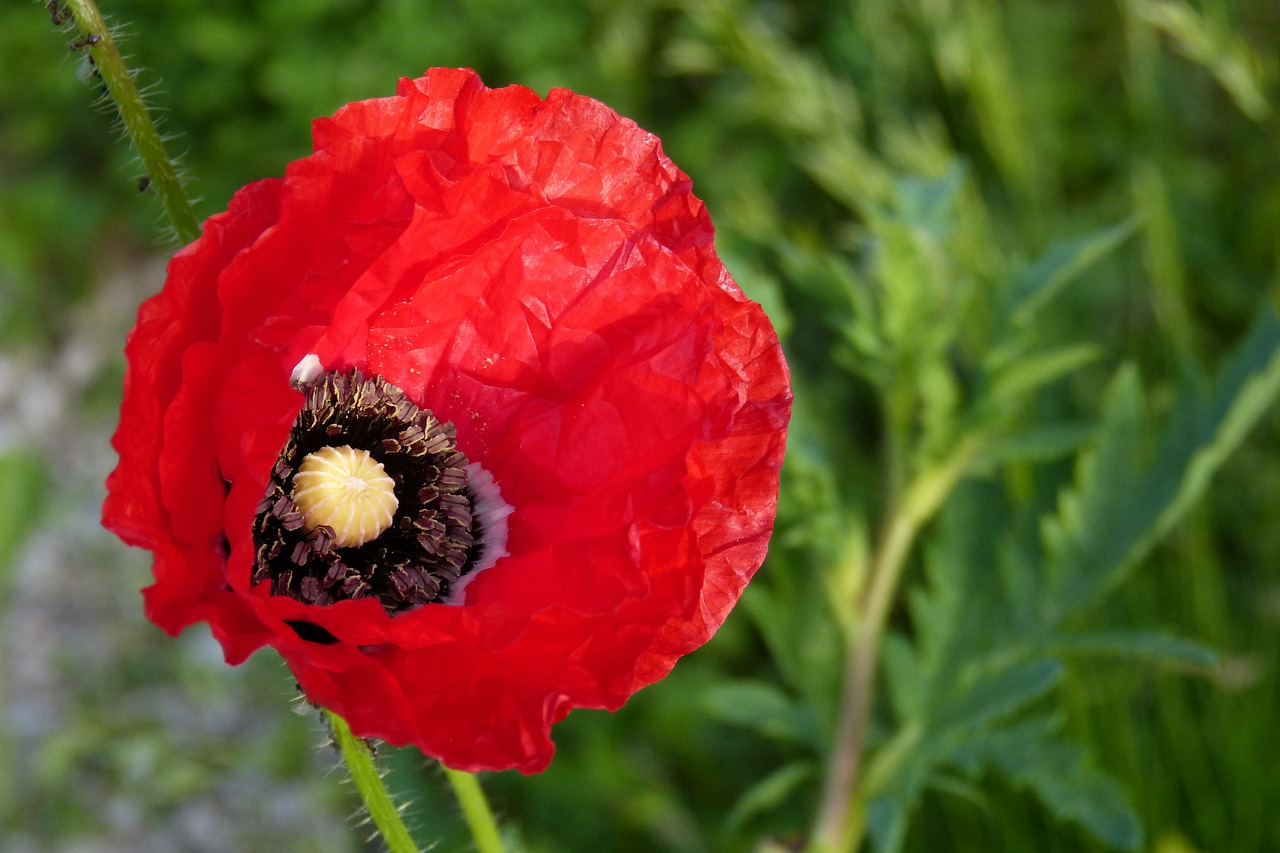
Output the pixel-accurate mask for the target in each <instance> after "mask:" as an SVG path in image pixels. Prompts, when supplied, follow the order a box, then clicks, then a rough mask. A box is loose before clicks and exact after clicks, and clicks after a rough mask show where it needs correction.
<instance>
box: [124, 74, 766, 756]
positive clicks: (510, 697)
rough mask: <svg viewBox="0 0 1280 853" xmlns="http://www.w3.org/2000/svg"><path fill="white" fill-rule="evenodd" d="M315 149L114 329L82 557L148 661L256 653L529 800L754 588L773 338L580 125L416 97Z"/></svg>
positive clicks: (449, 79) (632, 165) (627, 151)
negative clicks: (115, 590)
mask: <svg viewBox="0 0 1280 853" xmlns="http://www.w3.org/2000/svg"><path fill="white" fill-rule="evenodd" d="M314 137H315V153H314V154H312V155H311V156H309V157H307V158H305V159H302V160H299V161H297V162H295V163H292V164H291V165H290V166H289V167H288V169H287V170H286V173H285V177H284V178H283V179H282V180H263V181H259V182H256V183H254V184H251V185H249V186H247V187H245V188H244V189H243V190H241V191H240V192H239V193H237V194H236V196H235V197H234V198H233V199H232V201H231V204H230V207H229V209H228V210H227V212H225V213H222V214H219V215H217V216H214V217H212V218H210V219H209V220H208V222H206V223H205V226H204V232H203V236H201V237H200V239H198V240H196V241H195V242H194V243H193V244H191V245H190V246H188V247H186V248H185V249H183V250H182V251H181V252H179V253H178V254H177V255H176V256H175V257H174V259H173V261H172V263H171V264H170V266H169V274H168V280H167V281H166V283H165V286H164V289H163V290H162V291H161V292H160V293H159V294H158V295H157V296H155V297H153V298H152V299H150V300H148V301H147V302H146V303H145V304H144V305H143V306H142V309H141V311H140V312H139V317H138V325H137V327H136V328H135V329H134V331H133V333H132V335H131V336H130V339H129V343H128V346H127V347H126V356H127V360H128V372H127V374H126V377H125V390H124V404H123V409H122V413H121V419H120V427H119V430H118V432H117V433H116V436H115V439H114V445H115V447H116V449H117V450H118V451H119V454H120V463H119V466H118V467H117V468H116V470H115V472H114V473H113V474H112V475H111V478H110V480H109V481H108V491H109V496H108V498H107V501H106V504H105V506H104V510H103V518H104V523H105V524H106V525H107V526H108V527H109V528H110V529H111V530H113V531H115V532H116V533H117V534H119V535H120V536H121V538H123V539H124V540H125V541H126V542H128V543H130V544H133V545H138V546H142V547H144V548H148V549H150V550H152V551H153V552H154V553H155V564H154V575H155V583H154V585H152V586H150V587H148V588H147V589H146V590H145V591H144V596H145V600H146V609H147V615H148V617H149V618H150V619H151V620H152V621H154V622H155V623H156V624H157V625H159V626H160V627H161V628H163V629H164V630H165V631H167V632H169V633H171V634H176V633H177V632H179V631H180V630H182V629H183V628H184V627H186V626H187V625H190V624H192V623H194V622H200V621H206V622H208V623H209V625H210V626H211V627H212V630H213V633H214V636H215V637H216V638H217V639H218V641H219V642H220V643H221V644H222V647H223V649H224V650H225V654H226V657H227V660H228V661H229V662H230V663H238V662H240V661H241V660H243V659H244V658H245V657H247V656H248V655H249V654H250V653H251V652H253V651H254V650H255V649H257V648H259V647H261V646H263V645H270V646H273V647H274V648H276V649H278V650H279V652H280V653H281V654H282V655H283V656H284V658H285V660H286V661H287V662H288V664H289V666H290V668H291V669H292V670H293V672H294V674H295V675H296V677H297V680H298V683H299V684H300V685H301V687H302V689H303V691H305V693H306V695H307V697H308V698H309V699H311V700H312V701H314V702H316V703H319V704H321V705H324V706H325V707H328V708H330V709H332V710H334V711H336V712H337V713H339V714H341V715H342V716H343V717H345V718H346V719H347V720H348V721H349V723H350V725H351V728H352V729H353V730H354V731H355V732H356V733H357V734H360V735H364V736H369V737H378V738H383V739H385V740H387V741H390V742H391V743H395V744H414V745H416V746H418V747H419V748H421V749H422V750H423V751H424V752H425V753H427V754H430V755H433V756H436V757H438V758H440V759H442V760H443V761H444V762H446V763H447V764H449V765H451V766H453V767H457V768H460V769H467V770H478V769H503V768H509V767H516V768H519V769H520V770H522V771H523V772H526V773H528V772H534V771H538V770H541V769H543V768H544V767H545V766H546V765H547V763H548V762H549V761H550V760H551V755H552V751H553V746H552V743H551V740H550V736H549V735H550V727H551V725H552V724H553V723H555V722H557V721H558V720H560V719H562V718H563V717H564V716H565V714H567V713H568V711H569V709H570V708H572V707H579V706H584V707H603V708H609V709H616V708H618V707H619V706H621V705H622V703H623V702H624V701H626V699H627V697H628V696H630V695H631V694H632V693H633V692H635V691H636V690H637V689H639V688H640V687H642V686H644V685H646V684H649V683H651V682H653V681H656V680H657V679H659V678H661V677H663V676H664V675H665V674H666V673H667V672H668V671H669V670H670V669H671V667H672V666H673V664H674V663H675V661H676V659H677V658H678V657H680V656H681V655H683V654H685V653H687V652H689V651H691V650H693V649H694V648H696V647H697V646H699V645H701V644H702V643H704V642H705V641H706V640H707V639H708V638H709V637H710V636H711V634H712V633H713V632H714V631H715V630H716V628H717V627H719V625H720V624H721V623H722V622H723V620H724V618H725V616H726V615H727V613H728V611H729V609H730V608H731V607H732V606H733V604H734V603H735V601H736V600H737V598H738V596H739V594H740V593H741V591H742V588H743V586H744V585H745V584H746V583H747V581H748V579H749V578H750V577H751V575H752V573H753V572H754V571H755V570H756V569H757V567H758V566H759V565H760V562H761V561H762V560H763V558H764V553H765V548H766V545H767V541H768V537H769V533H770V531H771V528H772V525H773V518H774V510H775V506H776V500H777V485H778V469H779V465H780V463H781V460H782V454H783V446H784V442H785V434H786V425H787V419H788V416H789V412H790V401H791V393H790V388H789V384H788V377H787V370H786V365H785V363H784V362H783V358H782V353H781V350H780V348H779V345H778V340H777V337H776V335H775V334H774V331H773V329H772V327H771V326H770V324H769V322H768V320H767V319H766V318H765V316H764V314H763V312H762V311H761V309H760V307H759V306H758V305H755V304H754V303H752V302H750V301H748V300H747V299H746V298H745V297H744V296H743V294H742V292H741V291H740V290H739V288H738V287H737V286H736V285H735V284H734V283H733V281H732V280H731V279H730V278H729V276H728V274H727V273H726V271H725V269H724V267H723V265H722V264H721V263H720V261H719V259H718V258H717V257H716V255H715V252H714V249H713V247H712V228H711V223H710V221H709V219H708V218H707V215H706V212H705V210H704V208H703V206H702V204H701V202H699V201H698V200H697V199H696V198H695V197H694V196H693V194H692V192H691V189H690V183H689V179H688V178H687V177H686V176H685V175H684V174H683V173H681V172H680V171H679V170H678V169H677V168H676V167H675V166H674V165H673V164H672V163H671V162H670V161H669V160H668V159H667V158H666V157H665V156H664V155H663V153H662V150H661V147H660V145H659V143H658V140H657V139H656V138H655V137H653V136H652V135H650V134H648V133H645V132H644V131H642V130H640V129H639V128H638V127H636V125H635V124H633V123H632V122H630V121H628V120H626V119H623V118H621V117H619V116H618V115H617V114H616V113H614V112H612V111H610V110H609V109H607V108H606V107H604V106H603V105H601V104H599V103H597V102H595V101H593V100H590V99H588V98H584V97H580V96H577V95H574V94H573V93H571V92H568V91H564V90H555V91H553V92H551V94H550V95H549V96H548V97H547V98H546V100H542V99H540V98H538V97H537V96H536V95H535V94H534V93H533V92H531V91H529V90H527V89H523V88H519V87H511V88H506V89H497V90H490V89H487V88H485V87H484V85H483V84H482V83H481V82H480V80H479V79H478V77H477V76H476V75H475V74H474V73H473V72H470V71H465V70H450V69H434V70H432V71H430V72H428V73H427V74H426V76H424V77H423V78H421V79H418V80H403V81H401V84H400V86H399V91H398V93H397V94H396V96H395V97H392V98H384V99H379V100H372V101H362V102H359V103H353V104H349V105H348V106H346V107H344V108H343V109H341V110H340V111H339V112H338V113H337V114H336V115H335V116H333V117H332V118H329V119H321V120H319V121H317V122H315V125H314ZM449 424H452V425H453V426H452V427H451V426H450V425H449Z"/></svg>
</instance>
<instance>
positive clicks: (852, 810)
mask: <svg viewBox="0 0 1280 853" xmlns="http://www.w3.org/2000/svg"><path fill="white" fill-rule="evenodd" d="M977 451H978V442H977V440H972V441H969V442H966V443H964V444H962V445H961V446H960V447H959V448H958V449H957V451H956V452H955V454H954V455H953V456H952V457H951V459H950V460H949V461H948V462H947V463H945V464H943V465H940V466H938V467H936V468H932V469H930V470H928V471H925V472H924V473H922V474H920V475H919V476H917V477H916V479H915V480H914V481H912V483H911V484H910V485H909V486H908V487H907V489H906V490H905V491H904V493H903V497H902V502H901V503H900V504H899V505H898V506H897V507H896V508H895V510H894V512H893V513H892V515H890V517H889V519H888V522H887V524H886V526H885V529H884V534H883V536H882V537H881V541H880V544H879V547H878V548H877V549H876V553H875V554H874V556H873V557H872V561H871V571H870V578H869V581H868V586H867V588H866V591H865V594H864V596H863V598H862V600H860V601H859V602H858V607H857V612H858V626H857V628H856V629H855V630H854V631H853V633H852V635H851V637H850V641H849V647H848V650H847V652H846V655H845V661H846V666H845V675H844V692H843V695H842V698H841V703H840V719H839V721H838V723H837V727H836V739H835V744H834V752H833V754H832V758H831V764H830V766H829V767H828V769H827V779H826V784H825V786H824V788H823V796H822V802H821V805H820V807H819V811H818V818H817V820H816V821H815V823H814V829H813V834H812V837H811V838H810V841H809V846H808V847H807V848H806V849H807V851H808V853H842V851H851V850H854V849H855V848H856V847H857V845H858V843H859V842H860V841H861V839H862V836H863V833H864V830H865V811H866V809H865V806H866V802H867V799H868V798H867V796H866V793H867V792H866V791H865V790H863V788H864V787H865V785H863V784H860V783H862V781H863V779H862V759H863V753H864V752H865V750H866V738H867V729H868V726H869V725H870V722H871V707H872V702H873V699H874V698H875V689H876V668H877V667H876V664H877V662H878V661H879V659H880V645H881V642H882V641H883V639H884V631H885V626H886V625H887V624H888V620H889V613H890V612H891V611H892V609H893V603H894V601H895V600H896V599H897V592H898V585H899V582H900V581H901V579H902V570H903V568H904V567H905V566H906V561H907V556H908V555H909V554H910V553H911V547H912V545H913V544H914V543H915V539H916V535H917V534H918V533H919V532H920V528H921V527H923V526H924V524H925V523H926V522H927V521H928V520H929V519H930V518H932V517H933V515H934V513H936V512H937V511H938V508H939V507H940V506H942V502H943V501H944V500H945V499H946V496H947V495H948V494H950V493H951V490H952V489H953V488H955V485H956V483H957V482H959V480H960V477H961V476H962V475H963V474H964V472H965V471H966V470H967V469H968V467H969V464H970V463H971V462H972V461H973V458H974V456H975V455H976V454H977Z"/></svg>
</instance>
